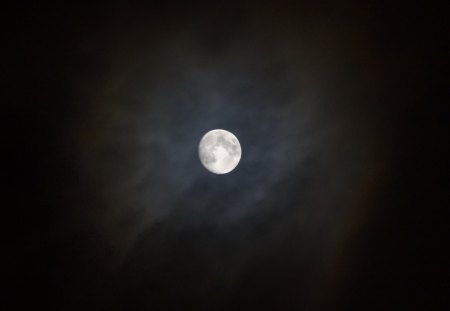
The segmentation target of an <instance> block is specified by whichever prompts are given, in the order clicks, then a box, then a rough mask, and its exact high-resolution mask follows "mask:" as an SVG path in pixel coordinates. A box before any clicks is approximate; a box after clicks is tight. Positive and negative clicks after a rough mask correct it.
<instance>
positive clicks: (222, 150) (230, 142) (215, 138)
mask: <svg viewBox="0 0 450 311" xmlns="http://www.w3.org/2000/svg"><path fill="white" fill-rule="evenodd" d="M198 154H199V158H200V162H202V164H203V166H204V167H205V168H206V169H207V170H208V171H210V172H212V173H214V174H226V173H229V172H231V171H232V170H233V169H234V168H235V167H236V166H237V165H238V163H239V161H240V160H241V154H242V150H241V145H240V144H239V140H238V139H237V138H236V136H234V135H233V134H232V133H230V132H228V131H225V130H220V129H218V130H212V131H209V132H208V133H206V134H205V135H204V136H203V138H202V139H201V141H200V144H199V146H198Z"/></svg>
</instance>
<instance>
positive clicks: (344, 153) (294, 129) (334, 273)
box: [11, 1, 444, 310]
mask: <svg viewBox="0 0 450 311" xmlns="http://www.w3.org/2000/svg"><path fill="white" fill-rule="evenodd" d="M405 10H406V9H404V8H401V7H398V6H395V5H392V6H386V7H385V6H383V5H381V4H380V5H374V6H372V5H369V4H360V3H358V4H349V5H339V6H332V5H325V4H323V5H319V4H317V5H312V4H306V3H305V4H294V3H290V2H289V3H284V4H274V3H270V5H269V3H258V4H256V3H252V2H248V1H244V2H243V3H241V4H239V5H234V4H233V5H231V4H223V5H213V4H192V5H186V4H185V5H176V6H174V7H171V6H169V5H167V6H160V5H157V4H155V5H154V6H148V7H133V6H131V5H130V6H127V7H115V6H112V7H109V8H100V7H91V8H90V9H89V10H87V11H89V12H92V15H91V14H87V13H86V12H87V11H86V12H85V10H84V9H77V8H75V7H73V8H69V7H67V8H66V7H64V8H53V9H48V10H38V11H35V10H34V9H33V8H25V13H24V14H23V16H22V19H23V20H25V21H26V22H24V23H23V24H21V25H20V26H17V30H16V32H17V34H16V35H17V37H18V38H25V39H28V42H30V44H32V43H33V40H36V41H38V43H36V44H35V45H33V46H32V47H31V52H26V51H25V47H26V46H27V44H25V43H23V41H21V40H19V39H16V41H14V42H15V43H16V44H17V43H21V44H23V46H19V47H16V49H17V51H19V52H20V51H21V52H22V53H23V55H30V56H29V57H30V60H29V61H28V62H27V63H26V64H20V65H17V66H18V67H17V66H16V67H14V65H12V66H11V68H12V69H13V70H11V71H14V72H15V74H11V79H12V80H13V82H15V81H16V80H18V79H19V76H20V75H19V74H17V71H20V70H22V72H25V73H26V74H27V79H26V80H25V81H26V82H23V83H26V86H27V91H26V93H25V94H24V95H23V96H22V98H24V99H23V100H22V98H21V102H22V103H25V102H26V98H28V99H29V101H30V102H31V103H32V104H31V103H30V104H24V105H23V107H24V108H23V109H24V111H20V110H19V109H18V108H17V107H15V108H14V109H13V110H12V111H14V112H16V113H18V115H19V116H20V120H22V122H23V124H24V125H26V127H25V128H23V129H22V131H23V132H24V133H29V134H31V135H36V137H30V138H27V141H26V142H25V145H26V146H28V144H29V146H30V149H31V150H32V151H31V153H30V154H29V155H28V156H27V155H23V154H24V153H26V151H25V150H21V151H20V152H18V154H19V153H20V154H22V156H23V157H24V159H23V161H22V162H23V163H27V164H26V165H27V166H26V168H23V169H22V171H20V174H18V175H19V176H23V177H21V178H18V179H17V180H16V181H13V182H12V183H11V185H12V187H15V186H14V185H17V187H18V189H22V190H23V191H24V192H26V193H30V195H29V196H28V197H27V199H26V200H25V199H24V200H23V201H20V200H19V201H18V203H19V205H20V204H22V205H24V206H25V205H26V206H30V207H28V208H27V209H25V211H26V212H27V216H26V217H30V220H29V221H27V222H26V226H27V228H29V229H30V232H31V231H32V228H37V229H36V231H37V232H38V235H36V236H35V237H34V238H33V239H31V240H28V239H26V238H22V237H19V235H17V236H18V237H19V238H17V239H18V240H19V241H23V243H24V244H22V245H23V246H18V247H17V249H18V250H17V252H18V253H17V254H18V255H21V256H22V255H23V256H25V257H26V258H27V259H22V260H23V261H22V262H20V263H19V265H20V264H21V265H22V268H21V269H23V270H22V272H21V273H20V274H19V276H22V275H26V274H28V272H31V273H32V274H31V275H32V276H31V277H30V278H31V279H32V281H31V285H29V286H28V287H21V286H20V285H18V284H15V285H14V284H13V286H12V288H13V289H21V290H22V293H23V295H24V296H27V295H28V293H29V292H30V293H32V292H38V293H39V297H40V298H39V299H38V304H41V303H42V304H43V305H48V306H49V307H55V308H56V309H58V310H79V309H84V310H90V309H92V310H94V309H95V310H144V309H165V310H167V309H176V310H180V309H183V310H185V309H193V310H230V309H233V308H237V309H239V310H240V309H243V310H244V309H246V310H253V309H273V310H290V309H305V310H341V309H342V310H344V309H349V308H353V307H355V308H358V309H366V310H367V309H371V308H372V309H376V310H381V309H390V308H393V307H394V306H401V307H403V306H405V307H406V306H409V307H411V306H415V305H417V306H418V305H420V306H423V307H424V308H425V309H426V306H428V300H427V299H426V298H427V297H428V296H429V292H430V291H431V290H430V289H429V287H427V286H422V284H421V282H422V281H424V280H425V279H426V277H425V275H426V274H425V272H424V270H423V269H425V267H422V266H420V262H421V257H420V256H418V255H417V254H418V252H420V251H419V250H416V249H413V248H412V244H414V243H415V242H414V241H417V239H419V240H420V239H421V238H420V237H418V236H417V235H416V233H415V231H416V228H417V227H416V226H417V223H415V222H414V221H415V220H416V219H419V218H420V217H419V215H420V213H421V212H420V211H421V210H422V208H423V207H425V205H426V203H425V202H427V199H424V197H426V196H427V194H428V193H431V192H432V191H436V190H437V191H436V193H438V191H439V190H440V187H441V186H440V185H441V184H440V181H436V184H435V186H434V187H430V188H426V187H425V186H419V185H418V184H417V183H419V184H422V182H423V181H424V176H426V175H427V174H428V175H429V174H431V173H429V172H431V168H430V171H426V170H425V171H424V170H420V168H419V172H418V173H417V175H414V174H412V173H411V172H412V171H413V170H416V167H417V166H420V165H421V164H423V163H424V162H427V161H428V156H427V155H424V153H422V152H421V150H422V148H423V146H424V145H427V144H428V143H425V144H423V141H420V138H418V137H417V135H420V133H422V130H423V129H424V130H426V129H428V130H430V129H431V130H435V129H437V127H438V125H437V124H438V123H437V122H436V123H435V122H433V121H432V120H430V119H428V120H426V121H424V120H423V119H422V117H421V111H420V108H419V107H421V106H422V103H423V102H424V101H427V100H428V99H429V100H433V101H434V100H435V99H431V97H430V96H431V95H430V93H433V92H434V87H435V85H434V84H431V83H430V82H425V81H427V78H428V75H429V74H431V73H432V69H433V68H434V67H433V66H434V63H432V60H430V58H427V56H430V55H431V54H432V53H434V51H435V49H434V48H435V46H432V44H434V41H432V39H433V38H429V37H427V36H426V35H425V34H429V33H431V29H428V28H423V27H425V26H424V25H426V21H425V20H424V19H422V20H420V19H419V20H418V19H417V18H416V15H415V14H417V13H418V12H419V10H418V9H417V8H412V9H411V10H412V11H411V12H406V11H405ZM41 11H42V12H41ZM40 16H41V17H43V18H44V19H42V20H41V19H40V18H39V17H40ZM27 18H28V19H27ZM38 19H39V22H38V23H37V27H38V28H37V30H36V31H33V30H28V28H27V26H30V27H31V26H32V24H33V23H32V22H30V21H29V20H31V21H33V20H38ZM17 24H19V23H17ZM410 27H413V30H419V29H420V30H422V32H416V33H418V35H417V36H418V38H417V37H415V36H413V35H412V34H411V32H412V31H413V30H411V29H410ZM425 37H426V38H425ZM31 39H33V40H31ZM417 40H419V41H420V40H422V41H421V42H422V44H423V45H421V44H418V43H417ZM426 43H428V46H424V45H426ZM19 45H20V44H19ZM437 50H439V49H437ZM19 55H20V53H19ZM23 59H24V57H23V56H22V58H21V60H23ZM36 72H38V73H36ZM28 81H30V82H29V83H28ZM23 83H22V85H23ZM33 84H36V86H33ZM12 90H13V91H14V88H13V89H12ZM436 96H437V97H438V99H440V97H439V95H436ZM35 112H39V113H37V114H35ZM24 115H26V117H23V116H24ZM415 118H418V119H415ZM432 118H434V114H433V117H432ZM416 121H417V122H422V125H423V126H420V129H419V127H415V126H414V124H416ZM432 124H434V125H432ZM36 128H37V130H36ZM215 128H222V129H226V130H229V131H231V132H232V133H233V134H235V135H236V136H237V137H238V139H239V141H240V143H241V145H242V150H243V153H242V159H241V162H240V164H239V166H238V167H237V168H236V169H235V170H234V171H233V172H231V173H230V174H226V175H214V174H211V173H209V172H208V171H206V170H205V169H204V168H203V167H202V165H201V163H200V161H199V159H198V154H197V152H198V149H197V148H198V143H199V141H200V139H201V137H202V136H203V135H204V134H205V133H206V132H207V131H209V130H212V129H215ZM17 131H18V130H17V129H16V132H17ZM33 132H34V134H33ZM17 133H18V134H17V136H16V137H19V136H21V135H20V132H17ZM413 136H414V137H413ZM16 140H17V138H16ZM430 145H431V144H430ZM442 160H443V159H442ZM416 161H417V163H413V162H416ZM439 163H442V162H440V160H437V161H436V164H439ZM36 169H37V170H36ZM15 170H16V172H17V170H18V168H15ZM16 175H17V174H16ZM25 176H26V177H25ZM33 176H34V177H33ZM429 177H430V176H429ZM33 178H36V179H35V180H33ZM24 180H26V181H24ZM25 182H28V183H30V184H28V185H24V183H25ZM12 193H15V192H12ZM436 197H439V198H442V199H444V197H443V196H441V195H440V193H439V194H436ZM422 199H423V201H421V200H422ZM428 202H431V203H430V204H431V205H432V204H433V203H432V202H434V201H428ZM31 206H32V207H31ZM35 208H36V209H38V210H39V211H35V212H33V213H31V214H30V213H29V211H30V210H31V209H35ZM17 215H18V216H14V217H15V218H17V219H19V218H20V216H19V215H21V213H17ZM31 218H34V219H31ZM39 219H44V220H45V221H44V222H43V223H40V224H39V223H38V222H39V221H38V220H39ZM412 219H413V220H414V221H413V222H412V223H411V222H410V220H412ZM422 219H427V218H426V217H424V218H422ZM424 221H425V220H424ZM430 223H431V221H430ZM428 225H429V223H427V225H425V227H427V228H428ZM15 236H16V235H15ZM423 239H427V241H428V238H425V237H423ZM430 240H431V238H430ZM26 241H28V242H26ZM424 245H426V243H419V246H418V248H419V249H422V248H423V246H424ZM428 245H429V244H428ZM435 245H439V243H437V244H435ZM430 247H431V248H433V247H432V246H430ZM433 249H434V248H433ZM429 252H431V250H429ZM429 254H430V256H432V255H431V253H429ZM35 256H36V257H35ZM30 264H31V266H30ZM33 265H39V266H40V267H41V268H36V267H33ZM23 266H26V267H27V268H23ZM422 268H423V269H422ZM428 268H429V266H427V269H428ZM39 269H42V274H37V275H35V274H36V271H37V270H39ZM19 270H20V269H19ZM33 273H34V274H33ZM17 279H19V277H17ZM42 280H45V281H42ZM430 282H431V283H433V282H434V280H429V283H430ZM34 285H36V286H37V287H39V286H41V285H42V286H41V291H39V290H37V289H33V288H30V287H32V286H34ZM411 291H414V292H415V293H416V294H417V295H418V296H417V297H410V294H411ZM411 295H412V294H411ZM374 300H375V302H374ZM401 307H400V308H401Z"/></svg>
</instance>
